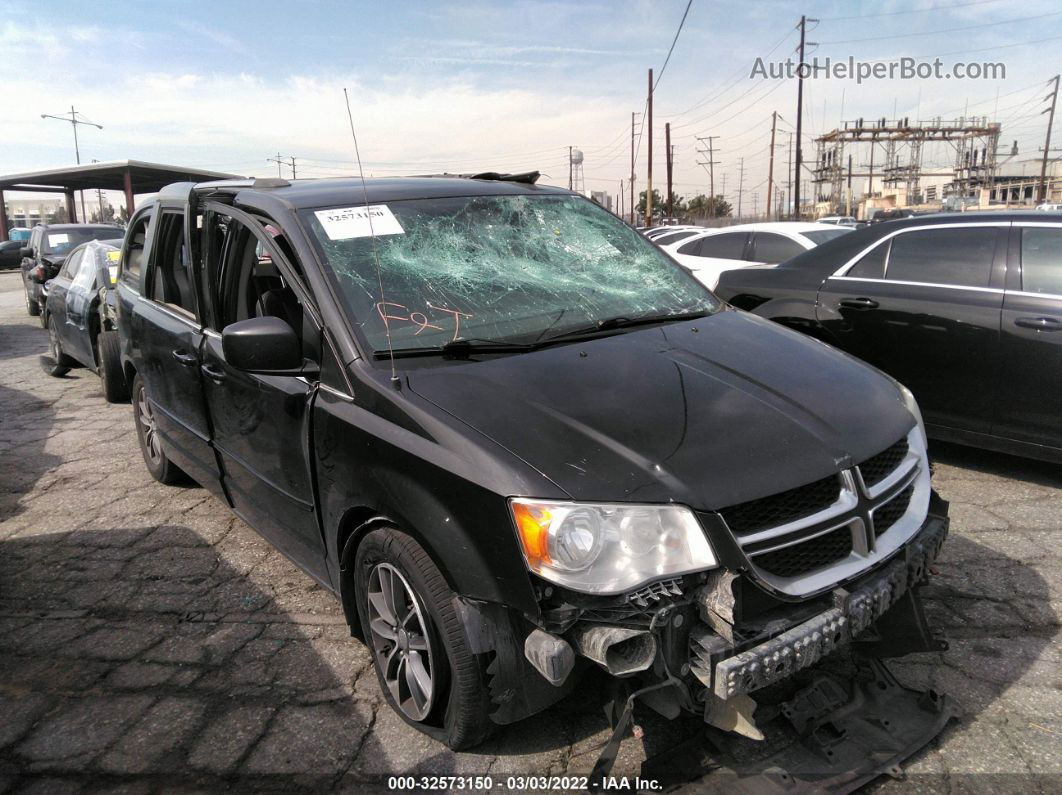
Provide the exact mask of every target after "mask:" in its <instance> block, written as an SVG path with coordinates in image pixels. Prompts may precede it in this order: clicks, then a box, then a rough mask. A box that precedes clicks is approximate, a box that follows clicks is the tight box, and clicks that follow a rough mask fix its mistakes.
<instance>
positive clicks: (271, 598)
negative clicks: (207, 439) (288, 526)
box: [0, 273, 1062, 792]
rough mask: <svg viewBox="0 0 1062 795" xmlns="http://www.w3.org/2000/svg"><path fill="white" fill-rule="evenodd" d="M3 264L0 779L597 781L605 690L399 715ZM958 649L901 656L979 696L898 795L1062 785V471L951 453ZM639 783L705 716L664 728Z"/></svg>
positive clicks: (300, 595) (264, 548)
mask: <svg viewBox="0 0 1062 795" xmlns="http://www.w3.org/2000/svg"><path fill="white" fill-rule="evenodd" d="M45 347H46V337H45V333H44V332H43V331H42V330H41V329H40V328H39V326H37V325H36V319H35V318H30V317H28V316H27V315H26V314H25V311H24V309H23V308H22V303H21V293H20V292H19V284H18V278H17V275H16V274H14V273H0V792H3V791H5V790H7V789H12V790H19V791H42V792H63V791H76V790H83V789H87V790H92V791H100V790H110V789H122V790H123V791H126V790H129V791H136V792H139V791H158V790H192V789H194V790H201V791H211V790H218V789H239V790H250V789H259V790H260V789H270V790H281V789H283V790H293V789H306V790H309V789H314V790H319V789H325V788H341V789H347V790H353V791H365V790H367V789H378V788H382V787H383V786H384V785H385V784H386V779H385V778H384V777H385V776H386V775H387V774H388V773H393V772H399V773H406V772H409V773H416V774H421V773H443V774H445V773H458V772H468V773H480V774H485V773H490V774H492V775H493V776H494V778H495V780H496V781H502V782H503V781H504V777H505V775H506V774H507V773H510V772H516V773H538V774H545V773H553V774H564V773H568V774H578V773H587V772H589V769H590V768H591V766H592V765H593V762H594V760H595V759H596V756H597V753H598V752H599V749H600V747H601V745H602V744H603V743H604V742H605V740H606V738H607V727H606V725H605V722H604V719H603V717H602V713H601V703H602V699H603V692H602V689H601V687H600V686H599V683H598V682H596V681H594V680H591V681H590V682H589V684H588V686H587V687H585V688H583V689H582V691H581V692H580V695H579V697H578V699H574V700H572V701H571V702H568V703H566V704H564V705H561V706H560V707H558V708H555V709H553V710H551V711H549V712H547V713H546V714H544V715H541V716H538V717H536V718H533V719H531V720H529V721H526V722H524V723H522V724H520V725H518V726H514V727H510V728H509V729H507V730H506V731H504V732H502V733H501V734H500V735H499V736H498V737H496V738H494V739H492V740H491V741H490V742H489V743H488V744H487V745H485V746H484V747H483V748H481V749H479V750H478V752H477V753H466V754H460V755H455V754H452V753H450V752H449V751H448V750H447V749H445V748H444V747H443V746H441V745H439V744H437V743H435V742H434V741H431V740H429V739H427V738H425V737H423V736H422V735H420V734H418V733H416V732H414V731H412V730H410V729H408V728H407V727H406V726H405V725H404V724H402V723H401V722H400V721H399V720H398V719H397V718H396V717H395V716H394V715H393V714H392V713H391V711H390V710H389V709H388V708H386V706H384V705H383V701H382V699H381V697H380V694H379V691H378V688H377V684H376V680H375V676H374V675H373V673H372V670H371V667H370V664H369V658H368V655H367V654H366V652H365V650H364V648H363V647H362V646H361V645H360V644H359V643H358V642H356V641H353V640H351V639H350V638H349V636H348V632H347V629H346V626H345V625H344V622H343V618H342V612H341V610H340V608H339V606H338V604H337V603H336V602H335V600H334V599H333V597H332V596H331V595H329V594H328V593H327V592H326V591H324V590H322V589H321V588H320V587H318V586H316V585H315V584H314V583H313V582H312V581H311V580H310V579H309V578H308V577H306V576H304V575H302V574H301V573H300V572H299V571H297V570H296V569H295V568H294V567H292V566H291V565H290V564H289V563H287V562H286V560H285V559H284V558H282V557H281V556H280V555H279V554H277V553H275V552H273V551H272V549H271V548H270V547H269V546H268V545H267V544H266V543H265V542H263V541H262V540H260V539H259V538H258V536H257V535H255V533H254V532H253V531H251V530H250V529H249V528H248V527H247V526H246V525H244V524H243V523H242V522H240V521H239V520H237V519H235V518H233V517H232V515H231V514H230V513H229V511H228V510H227V509H226V508H225V507H224V506H223V505H222V504H221V503H220V502H218V501H216V500H215V499H213V498H212V497H209V496H208V495H207V494H206V493H205V492H204V491H203V490H202V489H198V488H171V487H165V486H161V485H158V484H156V483H155V482H154V481H152V480H151V479H150V478H149V476H148V475H147V473H146V471H145V470H144V467H143V465H142V462H141V459H140V454H139V451H138V449H137V445H136V439H135V436H134V433H133V426H132V420H131V416H130V408H129V407H128V406H111V405H108V404H107V403H105V402H104V401H103V399H102V397H101V395H100V392H99V384H98V381H97V379H96V377H95V376H94V375H93V374H92V373H89V372H86V371H78V370H75V371H73V372H72V373H71V374H70V376H68V377H66V378H63V379H53V378H50V377H48V376H46V375H45V374H44V373H43V372H42V371H41V369H40V367H39V366H38V363H37V356H38V354H40V353H42V352H43V351H44V350H45ZM934 453H935V455H936V456H937V459H938V464H937V470H936V484H937V487H938V489H939V490H940V491H941V493H942V494H943V496H944V497H945V498H947V499H949V500H951V501H952V516H953V524H952V528H953V532H952V536H951V538H950V540H949V543H948V544H947V546H946V547H945V554H944V556H943V558H942V560H941V561H940V563H939V571H940V574H939V576H938V577H936V578H935V579H934V582H933V585H931V586H930V588H929V589H928V596H929V602H928V610H929V612H930V615H931V618H932V620H933V621H934V623H935V624H936V625H938V626H941V627H943V628H944V629H945V631H946V633H947V635H948V637H949V639H950V641H951V649H950V651H948V652H946V653H944V654H932V655H920V656H917V657H913V658H910V659H909V660H906V661H904V662H902V663H895V664H893V669H894V671H895V672H896V673H897V674H898V675H899V676H900V678H901V679H902V680H903V681H904V682H905V683H908V684H912V685H915V684H917V685H927V684H928V685H932V686H933V687H935V688H937V689H938V690H940V691H942V692H945V693H947V694H949V695H951V696H954V697H955V698H957V699H959V700H960V701H961V702H962V704H963V706H964V707H965V708H966V710H967V716H966V718H965V719H964V720H963V721H962V722H961V723H960V724H957V725H956V724H953V725H952V727H951V728H949V729H948V730H947V731H946V732H945V733H944V734H943V735H942V736H941V737H940V738H939V739H938V740H937V741H935V742H934V743H933V744H932V745H930V746H929V747H928V748H927V749H926V750H924V751H923V752H921V753H920V754H919V755H918V756H916V757H915V759H914V760H913V761H912V763H911V764H910V765H909V768H908V770H909V776H908V779H907V780H906V781H904V782H893V781H886V782H884V783H880V784H878V785H876V787H875V789H880V790H881V791H884V792H899V791H915V790H921V791H939V790H942V789H947V790H963V791H986V790H994V791H999V792H1015V791H1024V792H1037V791H1044V792H1047V791H1058V790H1059V789H1060V787H1062V649H1060V647H1059V645H1058V643H1057V641H1056V634H1057V632H1058V628H1059V619H1058V616H1059V610H1060V609H1062V565H1060V562H1059V552H1058V544H1059V542H1060V541H1062V531H1060V526H1062V490H1060V486H1062V467H1055V466H1050V465H1045V464H1038V463H1035V462H1028V461H1022V460H1019V459H1014V458H1009V457H1004V456H994V455H989V454H984V453H978V452H975V451H970V450H964V449H962V448H953V447H939V448H936V449H935V450H934ZM643 725H644V727H645V735H644V738H643V739H634V738H630V739H628V740H627V741H626V742H625V743H624V746H623V750H622V752H621V757H620V761H619V763H618V765H617V773H625V774H628V775H632V776H633V775H636V774H637V772H638V765H639V764H640V762H641V760H642V759H643V758H644V757H645V755H646V753H647V751H648V753H650V754H651V753H654V752H655V749H660V748H664V747H667V746H668V745H669V744H670V743H673V742H674V741H675V739H676V737H678V736H680V735H681V734H682V733H683V732H686V731H689V730H690V724H688V723H682V722H679V723H676V724H667V723H665V722H663V721H661V720H653V719H651V718H648V719H646V720H645V722H644V724H643Z"/></svg>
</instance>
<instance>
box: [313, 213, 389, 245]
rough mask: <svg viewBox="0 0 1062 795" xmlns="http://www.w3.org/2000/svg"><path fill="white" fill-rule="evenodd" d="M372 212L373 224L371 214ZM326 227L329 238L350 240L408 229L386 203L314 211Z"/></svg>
mask: <svg viewBox="0 0 1062 795" xmlns="http://www.w3.org/2000/svg"><path fill="white" fill-rule="evenodd" d="M370 213H372V225H371V226H370V224H369V214H370ZM314 215H316V216H317V220H318V221H320V222H321V226H322V227H324V231H325V234H326V235H328V239H329V240H350V239H351V238H354V237H369V236H370V235H372V234H374V233H375V234H376V235H377V236H380V235H404V234H405V233H406V230H405V229H403V228H402V224H400V223H398V219H397V218H395V216H394V213H392V212H391V210H390V209H388V207H387V205H386V204H373V205H371V206H369V207H365V206H364V205H362V206H361V207H340V208H338V209H336V210H318V211H317V212H315V213H314Z"/></svg>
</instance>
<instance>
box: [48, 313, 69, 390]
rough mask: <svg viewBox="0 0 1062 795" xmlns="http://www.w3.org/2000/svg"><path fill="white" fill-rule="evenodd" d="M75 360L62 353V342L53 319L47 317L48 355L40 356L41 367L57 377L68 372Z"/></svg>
mask: <svg viewBox="0 0 1062 795" xmlns="http://www.w3.org/2000/svg"><path fill="white" fill-rule="evenodd" d="M75 366H77V362H76V361H75V360H74V359H71V358H70V357H69V356H67V355H66V354H65V353H63V342H62V340H60V339H59V332H58V331H57V330H56V328H55V320H54V319H52V318H48V355H47V356H42V357H41V367H43V368H44V372H46V373H47V374H48V375H51V376H55V377H56V378H59V377H61V376H64V375H66V374H67V373H69V372H70V368H71V367H75Z"/></svg>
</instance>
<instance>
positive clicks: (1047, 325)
mask: <svg viewBox="0 0 1062 795" xmlns="http://www.w3.org/2000/svg"><path fill="white" fill-rule="evenodd" d="M1014 325H1015V326H1021V327H1022V328H1034V329H1036V330H1037V331H1058V330H1059V329H1062V321H1059V320H1057V319H1055V318H1053V317H1019V318H1017V319H1016V320H1015V321H1014Z"/></svg>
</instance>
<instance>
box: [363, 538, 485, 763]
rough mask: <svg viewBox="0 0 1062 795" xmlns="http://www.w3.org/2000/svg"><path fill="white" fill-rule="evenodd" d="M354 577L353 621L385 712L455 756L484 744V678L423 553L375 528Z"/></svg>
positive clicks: (408, 541)
mask: <svg viewBox="0 0 1062 795" xmlns="http://www.w3.org/2000/svg"><path fill="white" fill-rule="evenodd" d="M355 572H356V577H357V580H356V587H357V597H358V598H357V603H358V614H359V616H360V618H361V625H362V627H363V629H364V632H365V640H366V643H367V644H368V645H369V648H370V649H371V650H372V656H373V664H374V666H375V668H376V676H377V680H378V681H379V683H380V689H381V690H382V691H383V693H384V698H385V699H387V702H388V704H390V706H391V708H392V709H394V710H395V712H397V713H398V714H399V715H400V716H401V717H402V719H403V720H405V721H406V723H409V724H410V725H411V726H413V727H415V728H417V729H419V730H420V731H422V732H424V733H426V734H428V735H430V736H432V737H435V738H436V739H437V740H440V741H442V742H444V743H446V744H447V745H448V746H450V748H453V749H454V750H461V749H465V748H471V747H473V746H476V745H478V744H479V743H481V742H483V740H485V739H486V738H487V736H488V735H489V734H490V733H491V731H492V729H493V727H494V724H493V723H492V721H491V720H490V696H489V693H488V690H487V684H486V674H485V672H484V670H483V667H482V665H481V663H480V661H479V659H478V658H477V657H476V656H475V655H473V654H472V653H471V651H470V650H469V641H468V637H467V635H466V634H465V628H464V625H463V624H462V623H461V621H460V619H459V618H458V617H457V614H456V612H455V611H454V607H453V598H454V593H453V591H451V590H450V587H449V586H448V585H447V583H446V580H445V579H444V578H443V576H442V574H441V573H440V572H439V569H438V568H437V567H436V566H435V563H434V562H433V561H432V559H431V558H430V557H429V556H428V554H427V552H425V551H424V549H423V547H421V546H420V544H418V543H417V542H416V541H415V540H414V539H413V538H411V537H410V536H408V535H406V534H405V533H402V532H400V531H398V530H395V529H392V528H381V529H378V530H374V531H372V532H371V533H370V534H369V535H368V536H366V537H365V539H364V540H363V541H362V542H361V543H360V544H359V545H358V552H357V557H356V562H355Z"/></svg>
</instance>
